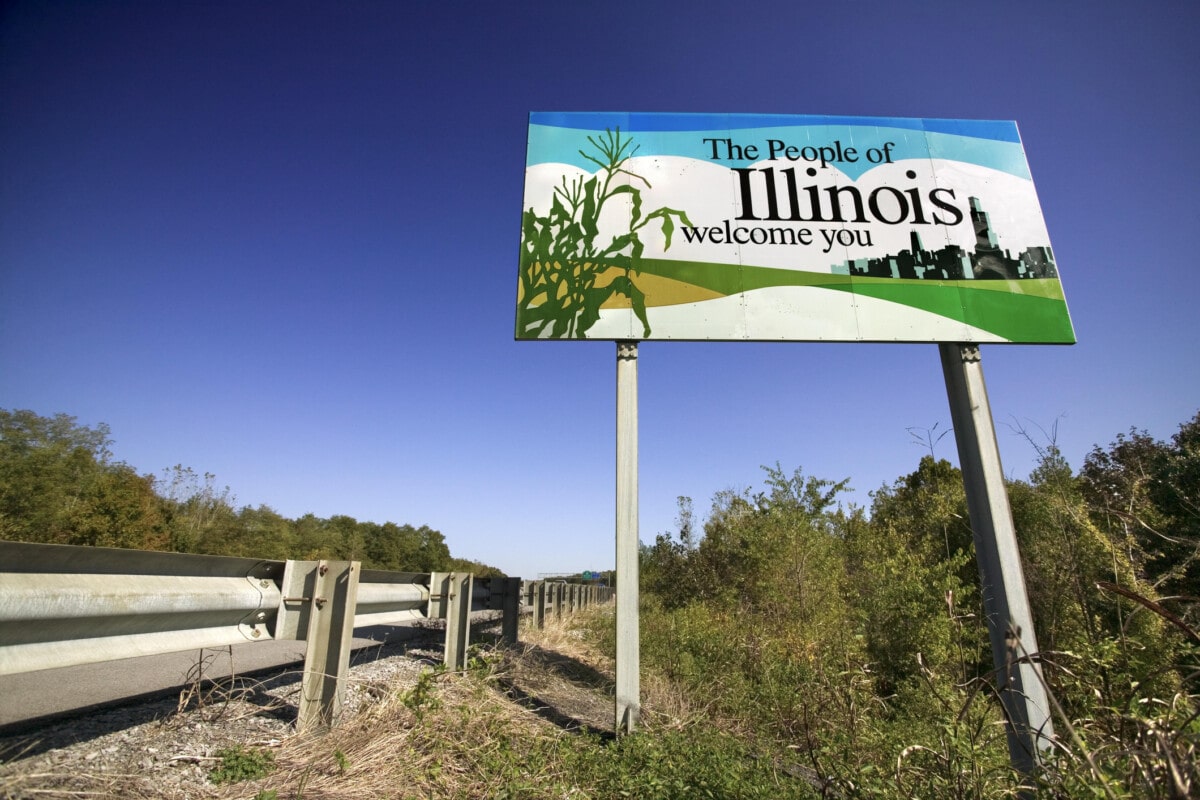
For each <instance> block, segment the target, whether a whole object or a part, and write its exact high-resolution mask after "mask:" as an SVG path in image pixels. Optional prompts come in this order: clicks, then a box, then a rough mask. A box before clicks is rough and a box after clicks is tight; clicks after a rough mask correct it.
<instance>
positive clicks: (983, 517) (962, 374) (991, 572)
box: [938, 343, 1054, 775]
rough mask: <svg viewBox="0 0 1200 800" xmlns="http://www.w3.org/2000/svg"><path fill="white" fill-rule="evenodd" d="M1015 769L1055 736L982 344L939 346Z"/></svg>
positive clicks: (1031, 764)
mask: <svg viewBox="0 0 1200 800" xmlns="http://www.w3.org/2000/svg"><path fill="white" fill-rule="evenodd" d="M938 348H939V351H940V354H941V360H942V373H943V375H944V376H945V379H946V395H947V397H948V398H949V401H950V417H951V420H952V421H953V424H954V439H955V441H956V442H957V444H958V458H959V463H960V464H961V465H962V473H963V485H964V487H965V489H966V494H967V508H968V509H969V512H970V516H971V530H972V531H973V534H974V537H975V557H976V559H977V560H978V563H979V575H980V583H981V587H982V594H983V611H984V616H985V618H986V621H987V629H988V638H989V639H990V640H991V646H992V659H993V663H994V664H995V667H996V672H995V680H996V686H997V689H998V690H999V693H1000V700H1001V703H1002V704H1003V706H1004V712H1005V717H1006V723H1007V724H1006V728H1007V731H1008V752H1009V758H1010V760H1011V761H1012V764H1013V766H1014V767H1015V768H1016V769H1017V770H1019V771H1020V772H1021V773H1023V774H1025V775H1032V774H1033V773H1034V772H1035V771H1036V769H1037V766H1038V763H1039V761H1040V760H1041V754H1042V751H1044V750H1046V749H1048V748H1049V747H1050V745H1051V742H1052V740H1053V738H1054V726H1053V722H1052V721H1051V719H1050V705H1049V702H1048V700H1047V696H1046V685H1045V683H1044V682H1043V680H1042V675H1041V668H1040V666H1039V665H1038V662H1037V660H1036V659H1037V658H1038V657H1039V656H1038V646H1037V637H1036V636H1035V635H1034V630H1033V615H1032V613H1031V611H1030V607H1029V597H1028V595H1027V593H1026V591H1025V576H1024V573H1023V571H1022V569H1021V558H1020V553H1019V552H1018V550H1017V537H1016V531H1015V527H1014V525H1013V519H1012V509H1011V508H1010V506H1009V503H1008V492H1007V489H1006V488H1005V486H1004V472H1003V469H1002V467H1001V465H1000V448H999V445H998V444H997V442H996V429H995V426H994V423H993V421H992V409H991V405H990V404H989V402H988V396H987V387H986V386H985V385H984V381H983V365H982V363H981V361H980V355H979V347H978V346H976V345H970V344H955V343H942V344H939V345H938Z"/></svg>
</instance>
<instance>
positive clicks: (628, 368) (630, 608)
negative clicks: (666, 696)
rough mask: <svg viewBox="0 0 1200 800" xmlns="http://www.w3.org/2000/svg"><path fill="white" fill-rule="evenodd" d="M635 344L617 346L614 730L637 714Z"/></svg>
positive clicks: (630, 726) (625, 729) (629, 727)
mask: <svg viewBox="0 0 1200 800" xmlns="http://www.w3.org/2000/svg"><path fill="white" fill-rule="evenodd" d="M637 352H638V346H637V342H617V692H616V732H617V734H618V735H620V734H625V733H632V732H633V731H634V729H635V728H636V727H637V724H638V717H639V716H640V714H641V687H640V684H639V666H640V650H639V645H638V408H637V401H638V397H637Z"/></svg>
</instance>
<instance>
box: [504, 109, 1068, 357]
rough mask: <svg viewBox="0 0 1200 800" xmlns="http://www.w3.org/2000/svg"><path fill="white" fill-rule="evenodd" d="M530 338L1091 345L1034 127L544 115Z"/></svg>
mask: <svg viewBox="0 0 1200 800" xmlns="http://www.w3.org/2000/svg"><path fill="white" fill-rule="evenodd" d="M516 337H517V338H518V339H611V340H665V339H682V340H727V341H728V340H757V341H768V340H790V341H875V342H963V343H983V342H1024V343H1061V344H1066V343H1072V342H1074V341H1075V334H1074V331H1073V329H1072V326H1071V320H1070V316H1069V314H1068V312H1067V306H1066V301H1065V299H1064V296H1063V291H1062V285H1061V283H1060V281H1059V276H1058V267H1057V264H1056V262H1055V259H1054V253H1053V250H1052V249H1051V247H1050V239H1049V236H1048V234H1047V232H1046V226H1045V222H1044V220H1043V219H1042V213H1041V208H1040V206H1039V204H1038V200H1037V194H1036V192H1035V190H1034V186H1033V181H1032V179H1031V177H1030V174H1029V166H1028V164H1027V162H1026V159H1025V152H1024V149H1023V148H1022V146H1021V141H1020V137H1019V136H1018V133H1017V127H1016V123H1013V122H1003V121H984V120H933V119H893V118H862V117H818V116H786V115H738V114H734V115H730V114H642V113H533V114H531V115H530V119H529V144H528V153H527V160H526V168H525V199H524V208H523V214H522V227H521V259H520V278H519V284H518V289H517V319H516Z"/></svg>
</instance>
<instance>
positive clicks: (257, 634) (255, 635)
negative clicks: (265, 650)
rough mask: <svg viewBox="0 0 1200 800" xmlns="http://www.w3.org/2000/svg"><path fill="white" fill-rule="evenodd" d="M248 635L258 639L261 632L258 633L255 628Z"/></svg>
mask: <svg viewBox="0 0 1200 800" xmlns="http://www.w3.org/2000/svg"><path fill="white" fill-rule="evenodd" d="M250 635H251V636H253V637H254V638H255V639H257V638H258V637H260V636H262V631H260V630H259V629H258V628H255V629H254V630H253V631H251V632H250Z"/></svg>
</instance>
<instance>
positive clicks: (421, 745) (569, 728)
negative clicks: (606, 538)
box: [220, 608, 614, 800]
mask: <svg viewBox="0 0 1200 800" xmlns="http://www.w3.org/2000/svg"><path fill="white" fill-rule="evenodd" d="M605 613H611V612H606V611H605V609H602V608H601V609H596V610H590V611H587V612H584V613H582V614H578V615H575V617H573V618H568V619H564V620H562V621H552V622H548V623H547V625H546V627H545V628H544V629H543V630H540V631H539V630H533V629H524V630H522V634H521V640H522V641H521V644H520V645H518V646H516V647H507V648H500V649H481V650H479V651H477V655H476V658H475V659H474V665H473V667H472V668H471V669H468V670H467V671H466V672H465V673H450V672H438V671H431V672H429V673H427V674H426V676H425V677H424V678H423V679H422V681H421V683H419V684H418V687H417V688H416V689H414V688H411V687H407V686H401V687H393V688H389V689H388V690H387V691H386V692H385V693H383V696H382V698H381V699H380V700H379V701H378V702H376V703H374V704H372V705H370V706H368V707H366V708H364V709H362V710H360V711H359V712H358V713H356V714H354V715H353V716H351V717H349V718H348V719H345V720H343V721H342V722H341V724H339V725H338V726H337V727H336V728H335V729H333V730H332V731H330V732H328V733H326V734H324V735H320V736H304V737H300V736H297V737H292V738H290V739H287V740H285V741H284V742H282V743H281V745H280V746H279V748H278V750H277V751H276V754H275V771H274V772H273V773H272V774H271V775H270V776H268V777H266V778H262V779H259V780H256V781H252V782H246V783H241V784H238V785H236V786H230V787H227V788H225V789H224V790H223V791H222V792H221V794H220V796H221V797H223V798H235V797H236V798H245V797H254V796H255V794H256V793H257V792H259V791H264V790H274V791H276V792H277V796H278V798H279V800H285V798H297V799H299V798H304V799H305V800H313V799H316V798H322V799H325V798H328V799H329V800H334V799H335V798H336V799H338V800H340V799H341V798H381V797H400V798H428V797H439V798H443V797H458V798H477V797H492V796H495V795H496V794H497V792H498V791H500V790H501V789H502V788H511V786H512V784H513V781H514V778H515V780H516V781H517V782H518V783H521V784H523V785H524V786H526V787H527V790H528V793H529V794H528V796H531V797H549V796H562V794H561V791H562V787H564V786H565V787H570V786H571V779H570V776H569V775H565V774H563V773H562V766H561V764H559V763H557V762H556V761H555V759H553V758H546V754H547V753H550V754H552V753H554V752H555V750H556V748H558V747H559V746H562V745H564V744H566V742H565V740H566V739H567V738H569V737H572V736H576V735H578V734H580V733H583V732H588V733H592V734H599V735H601V736H604V735H611V732H612V728H613V719H612V718H613V714H614V709H613V688H612V674H613V672H612V663H611V659H609V658H606V657H605V656H604V655H603V654H601V653H600V652H599V651H598V650H597V648H596V647H595V645H594V644H592V643H590V642H589V641H588V640H587V639H586V638H585V636H584V635H583V634H582V631H581V627H582V626H584V625H587V624H593V623H594V621H595V618H596V616H597V615H604V614H605ZM513 770H519V771H520V774H519V775H516V776H514V772H513ZM567 791H568V792H571V790H570V789H569V788H568V790H567ZM552 793H553V794H552ZM573 793H576V794H578V796H581V797H582V796H586V793H583V792H582V790H575V791H574V792H573Z"/></svg>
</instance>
